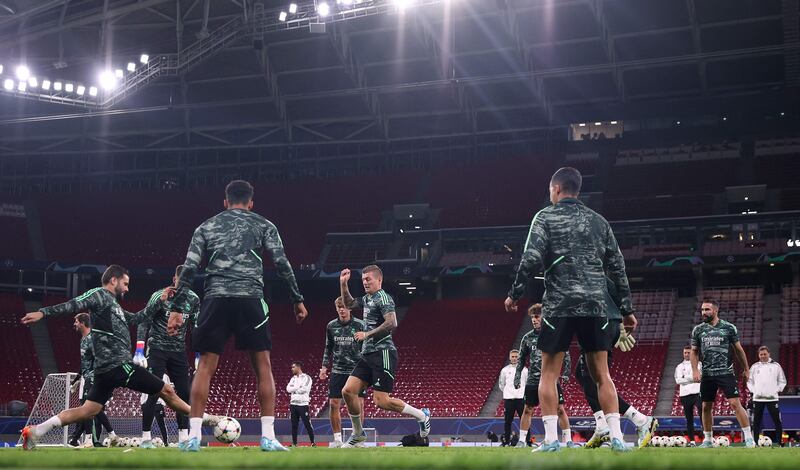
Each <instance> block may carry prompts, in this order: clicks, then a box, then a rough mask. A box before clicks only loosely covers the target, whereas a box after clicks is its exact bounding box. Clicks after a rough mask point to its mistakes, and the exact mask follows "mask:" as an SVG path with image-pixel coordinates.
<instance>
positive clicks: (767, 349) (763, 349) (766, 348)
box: [758, 346, 769, 352]
mask: <svg viewBox="0 0 800 470" xmlns="http://www.w3.org/2000/svg"><path fill="white" fill-rule="evenodd" d="M761 351H766V352H769V348H768V347H766V346H761V347H760V348H758V352H761Z"/></svg>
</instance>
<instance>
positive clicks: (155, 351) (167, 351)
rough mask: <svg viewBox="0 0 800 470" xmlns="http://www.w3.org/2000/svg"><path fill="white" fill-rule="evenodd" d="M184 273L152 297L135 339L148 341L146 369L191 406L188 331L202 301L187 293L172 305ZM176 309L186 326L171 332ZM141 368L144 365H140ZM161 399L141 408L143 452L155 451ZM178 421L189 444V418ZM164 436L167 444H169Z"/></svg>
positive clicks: (180, 435) (181, 439) (152, 399)
mask: <svg viewBox="0 0 800 470" xmlns="http://www.w3.org/2000/svg"><path fill="white" fill-rule="evenodd" d="M182 272H183V266H178V267H177V268H175V275H174V276H173V277H172V286H171V288H165V289H161V290H158V291H156V292H154V293H153V295H152V296H150V300H149V301H148V303H147V307H145V313H144V316H143V318H142V321H141V323H139V327H138V328H137V330H136V337H137V338H138V339H139V340H144V339H145V338H147V350H146V354H145V356H146V358H147V367H148V370H149V371H150V372H152V373H153V375H155V376H156V377H162V376H164V375H165V374H166V375H167V376H169V378H170V381H171V382H172V384H173V386H174V387H175V392H176V393H177V394H178V396H179V397H181V400H183V401H185V402H187V403H189V364H188V363H187V362H186V340H185V336H186V330H187V325H192V324H194V322H195V319H196V318H197V312H198V311H199V309H200V298H199V297H197V294H195V293H194V292H192V291H191V290H189V289H187V291H186V294H185V295H183V296H182V298H181V301H182V302H183V303H184V304H183V305H181V306H175V301H174V300H172V301H170V300H169V299H168V297H169V291H171V290H172V289H174V288H176V287H177V284H178V278H179V277H180V275H181V273H182ZM175 308H177V309H178V310H180V311H181V312H185V313H182V315H183V317H182V319H183V322H182V323H181V325H180V327H179V328H178V329H177V330H175V331H168V328H167V323H168V322H169V316H170V312H171V311H172V309H175ZM140 365H141V364H140ZM157 400H158V395H150V398H149V399H148V400H147V402H145V403H144V404H143V405H142V445H141V446H142V448H144V449H152V448H154V447H155V446H154V445H153V441H152V437H151V429H152V427H153V418H154V416H155V411H156V401H157ZM175 420H176V421H177V422H178V442H179V443H181V442H186V441H187V440H188V439H189V417H188V416H187V415H184V414H180V413H179V414H177V415H176V416H175ZM166 437H167V436H164V442H166Z"/></svg>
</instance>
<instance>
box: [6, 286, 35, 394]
mask: <svg viewBox="0 0 800 470" xmlns="http://www.w3.org/2000/svg"><path fill="white" fill-rule="evenodd" d="M24 312H25V304H24V302H23V301H22V298H21V297H19V296H17V295H12V294H0V329H1V330H2V331H3V340H2V341H0V355H2V357H3V360H4V361H5V362H6V365H5V366H4V367H0V383H2V384H3V386H2V387H0V403H7V402H8V401H10V400H22V401H25V402H27V403H28V406H29V407H30V408H32V407H33V404H34V403H35V402H36V397H37V396H38V395H39V389H40V388H41V386H42V369H41V367H39V359H38V356H37V355H36V349H35V348H34V346H33V338H32V337H31V330H30V328H29V327H28V326H25V325H23V324H22V323H20V321H19V320H20V318H22V315H24Z"/></svg>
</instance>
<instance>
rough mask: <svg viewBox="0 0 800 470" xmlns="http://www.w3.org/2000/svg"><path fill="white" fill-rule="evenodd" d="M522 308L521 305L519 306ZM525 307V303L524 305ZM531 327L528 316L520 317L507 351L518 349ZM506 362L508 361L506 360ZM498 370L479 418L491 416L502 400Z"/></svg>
mask: <svg viewBox="0 0 800 470" xmlns="http://www.w3.org/2000/svg"><path fill="white" fill-rule="evenodd" d="M520 308H522V306H520ZM525 308H526V309H527V308H528V307H527V305H526V306H525ZM530 329H531V320H530V319H529V318H528V316H527V315H526V316H524V317H522V323H521V324H520V326H519V331H518V332H517V337H516V338H514V343H513V344H511V346H510V347H509V348H508V350H509V351H511V350H512V349H519V343H520V341H522V337H523V336H525V333H527V332H528V331H530ZM506 362H508V361H506ZM499 382H500V371H499V370H498V371H497V380H495V382H494V387H492V392H491V393H490V394H489V397H488V398H487V399H486V403H484V404H483V408H481V412H480V414H478V416H480V417H481V418H493V417H494V415H495V412H496V411H497V407H498V406H499V405H500V402H501V401H503V392H502V391H501V390H500V388H499V385H500V383H499Z"/></svg>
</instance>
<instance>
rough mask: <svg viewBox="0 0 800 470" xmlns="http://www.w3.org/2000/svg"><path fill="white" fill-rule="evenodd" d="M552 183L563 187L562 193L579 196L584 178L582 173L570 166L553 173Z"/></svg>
mask: <svg viewBox="0 0 800 470" xmlns="http://www.w3.org/2000/svg"><path fill="white" fill-rule="evenodd" d="M550 182H551V183H553V184H557V185H559V186H561V191H563V192H564V193H566V194H573V195H577V194H578V193H579V192H581V184H583V177H582V176H581V172H580V171H578V170H577V169H575V168H572V167H570V166H565V167H563V168H559V169H558V170H556V172H555V173H553V177H552V178H550Z"/></svg>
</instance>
